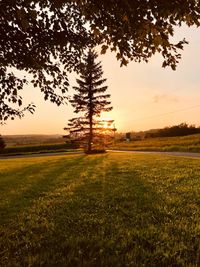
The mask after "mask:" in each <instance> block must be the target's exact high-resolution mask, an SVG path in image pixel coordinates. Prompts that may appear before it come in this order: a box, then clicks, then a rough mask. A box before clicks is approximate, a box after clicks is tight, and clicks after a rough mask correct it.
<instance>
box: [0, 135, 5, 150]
mask: <svg viewBox="0 0 200 267" xmlns="http://www.w3.org/2000/svg"><path fill="white" fill-rule="evenodd" d="M5 147H6V144H5V141H4V139H3V137H2V136H1V135H0V150H2V149H4V148H5Z"/></svg>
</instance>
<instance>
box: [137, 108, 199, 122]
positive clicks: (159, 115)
mask: <svg viewBox="0 0 200 267" xmlns="http://www.w3.org/2000/svg"><path fill="white" fill-rule="evenodd" d="M199 107H200V105H197V106H192V107H188V108H184V109H178V110H174V111H170V112H167V113H162V114H157V115H153V116H148V117H143V118H140V119H137V120H133V121H139V120H146V119H151V118H156V117H162V116H165V115H169V114H174V113H177V112H182V111H187V110H190V109H194V108H199Z"/></svg>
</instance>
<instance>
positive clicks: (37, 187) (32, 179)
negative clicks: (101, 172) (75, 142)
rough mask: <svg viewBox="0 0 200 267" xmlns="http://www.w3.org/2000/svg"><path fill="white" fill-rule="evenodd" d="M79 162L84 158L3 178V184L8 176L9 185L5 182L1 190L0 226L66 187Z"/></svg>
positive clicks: (37, 165) (30, 167)
mask: <svg viewBox="0 0 200 267" xmlns="http://www.w3.org/2000/svg"><path fill="white" fill-rule="evenodd" d="M82 160H83V157H80V156H79V157H74V158H73V160H68V159H62V160H58V161H53V162H50V163H48V162H45V163H42V164H41V163H40V164H35V165H31V166H28V167H25V168H23V169H21V170H18V172H17V173H10V172H8V173H7V174H5V177H4V181H6V176H8V178H9V182H8V183H6V182H4V183H3V185H2V187H1V198H0V199H1V205H0V222H1V223H3V224H4V223H6V222H8V221H9V220H10V219H11V218H12V217H14V216H16V215H17V214H18V213H19V212H20V211H24V210H25V209H26V208H27V209H28V208H30V206H31V205H32V203H33V202H34V201H36V200H38V199H39V198H41V197H43V196H45V195H48V193H49V192H51V191H53V190H54V189H55V188H56V187H58V186H60V184H63V183H66V182H67V183H68V182H69V180H70V179H73V175H72V174H73V173H74V167H75V166H77V165H80V164H81V161H82ZM63 173H66V175H65V179H64V181H63V179H60V177H61V175H62V174H63Z"/></svg>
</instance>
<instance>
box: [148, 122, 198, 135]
mask: <svg viewBox="0 0 200 267" xmlns="http://www.w3.org/2000/svg"><path fill="white" fill-rule="evenodd" d="M197 133H200V127H198V128H197V127H195V126H194V125H188V124H187V123H181V124H179V125H175V126H171V127H165V128H163V129H159V130H157V131H155V132H147V133H146V134H145V138H150V137H173V136H184V135H191V134H197Z"/></svg>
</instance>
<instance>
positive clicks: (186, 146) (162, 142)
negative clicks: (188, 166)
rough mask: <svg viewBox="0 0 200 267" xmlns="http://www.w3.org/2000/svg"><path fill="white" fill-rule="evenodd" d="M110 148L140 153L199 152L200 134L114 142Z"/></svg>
mask: <svg viewBox="0 0 200 267" xmlns="http://www.w3.org/2000/svg"><path fill="white" fill-rule="evenodd" d="M111 148H114V149H121V150H123V149H124V150H140V151H142V150H143V151H183V152H200V134H196V135H190V136H180V137H160V138H147V139H144V140H138V141H131V142H126V141H123V142H115V144H114V145H112V147H111Z"/></svg>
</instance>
